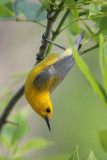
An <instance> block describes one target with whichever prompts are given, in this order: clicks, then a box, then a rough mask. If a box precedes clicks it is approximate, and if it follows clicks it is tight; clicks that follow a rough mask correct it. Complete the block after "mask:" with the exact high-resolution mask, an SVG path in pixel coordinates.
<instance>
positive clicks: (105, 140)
mask: <svg viewBox="0 0 107 160" xmlns="http://www.w3.org/2000/svg"><path fill="white" fill-rule="evenodd" d="M99 138H100V143H101V146H102V148H103V150H104V151H105V152H106V153H107V129H105V130H102V131H100V132H99Z"/></svg>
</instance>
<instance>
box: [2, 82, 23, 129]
mask: <svg viewBox="0 0 107 160" xmlns="http://www.w3.org/2000/svg"><path fill="white" fill-rule="evenodd" d="M24 88H25V86H24V85H23V86H22V87H21V88H20V89H19V90H18V91H17V92H16V94H15V95H14V96H13V97H12V98H11V100H10V101H9V103H8V104H7V106H6V107H5V109H4V111H3V113H2V115H1V117H0V132H1V130H2V127H3V126H4V125H5V124H6V122H7V117H8V116H9V114H10V112H11V111H12V109H13V107H14V106H15V104H16V103H17V101H18V100H19V99H20V98H21V97H22V95H23V94H24Z"/></svg>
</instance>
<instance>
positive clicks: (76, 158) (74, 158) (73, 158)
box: [69, 146, 79, 160]
mask: <svg viewBox="0 0 107 160" xmlns="http://www.w3.org/2000/svg"><path fill="white" fill-rule="evenodd" d="M69 160H79V156H78V146H77V147H76V150H75V151H74V153H72V155H71V157H70V158H69Z"/></svg>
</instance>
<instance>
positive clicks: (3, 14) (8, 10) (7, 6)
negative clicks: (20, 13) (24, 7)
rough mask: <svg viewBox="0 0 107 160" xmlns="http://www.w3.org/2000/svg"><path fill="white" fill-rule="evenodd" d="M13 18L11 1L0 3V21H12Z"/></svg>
mask: <svg viewBox="0 0 107 160" xmlns="http://www.w3.org/2000/svg"><path fill="white" fill-rule="evenodd" d="M14 16H15V15H14V10H13V5H12V2H11V0H8V1H7V0H5V1H0V20H5V19H7V20H8V19H12V18H13V17H14Z"/></svg>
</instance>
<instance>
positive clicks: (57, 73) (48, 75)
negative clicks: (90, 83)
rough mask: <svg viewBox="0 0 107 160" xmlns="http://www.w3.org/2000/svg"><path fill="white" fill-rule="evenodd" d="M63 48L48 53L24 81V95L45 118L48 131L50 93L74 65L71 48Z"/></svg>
mask: <svg viewBox="0 0 107 160" xmlns="http://www.w3.org/2000/svg"><path fill="white" fill-rule="evenodd" d="M83 36H84V31H83V32H82V33H81V35H80V36H79V38H78V39H77V40H76V41H75V42H74V46H75V48H76V50H78V49H79V47H80V46H81V40H82V39H83ZM47 42H48V43H52V42H51V41H49V40H47ZM53 44H54V43H53ZM55 45H57V44H55ZM57 46H58V45H57ZM59 47H60V46H59ZM61 48H63V47H61ZM63 49H64V52H63V53H61V54H58V53H53V54H50V55H49V56H47V57H46V58H45V59H44V60H42V61H41V62H40V63H38V64H37V65H36V66H34V67H33V69H32V70H31V71H30V73H29V74H28V76H27V79H26V83H25V97H26V99H27V101H28V102H29V104H30V105H31V107H32V108H33V109H34V111H36V112H37V113H38V114H39V115H40V116H41V117H42V118H43V119H44V120H46V123H47V125H48V128H49V130H50V131H51V123H50V119H51V115H52V111H53V107H52V101H51V98H50V94H51V93H52V92H53V91H54V89H55V88H56V87H57V86H58V85H59V84H60V83H61V82H62V81H63V79H64V78H65V77H66V75H67V74H68V72H69V71H70V70H71V68H72V67H73V65H74V58H73V56H72V49H65V48H63Z"/></svg>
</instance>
